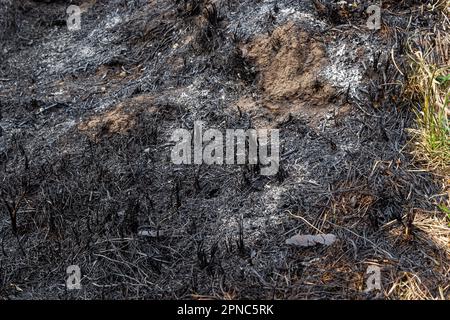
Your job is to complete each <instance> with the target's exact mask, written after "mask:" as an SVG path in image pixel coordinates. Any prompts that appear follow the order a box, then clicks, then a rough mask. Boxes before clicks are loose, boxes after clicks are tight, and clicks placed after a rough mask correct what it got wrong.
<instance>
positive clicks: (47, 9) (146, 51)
mask: <svg viewBox="0 0 450 320" xmlns="http://www.w3.org/2000/svg"><path fill="white" fill-rule="evenodd" d="M27 3H28V4H27V8H28V9H26V8H25V7H22V8H19V13H18V14H19V15H20V16H22V18H24V20H23V21H28V24H26V23H25V22H24V23H23V25H22V27H23V29H21V30H20V31H19V33H18V34H17V38H16V39H11V40H9V41H8V42H5V46H6V48H7V49H8V50H9V53H7V54H6V58H5V59H6V60H4V61H7V63H5V64H3V65H2V69H1V71H0V78H1V79H3V78H4V79H6V80H7V81H2V82H0V106H1V108H2V109H1V110H0V114H2V118H0V127H1V128H3V129H4V134H3V136H0V139H1V140H0V169H1V171H0V181H1V184H0V214H1V215H0V235H1V236H0V241H1V243H0V246H1V252H0V255H1V263H0V297H1V298H10V299H15V298H61V299H62V298H100V299H103V298H136V299H137V298H164V299H167V298H196V297H203V296H206V297H212V298H371V297H372V296H373V295H372V294H366V293H364V292H363V291H362V290H361V288H360V286H361V285H362V284H363V283H364V282H363V277H362V276H361V275H363V274H364V273H365V268H366V264H365V263H364V262H365V261H369V260H370V261H377V262H378V263H380V264H381V263H385V262H386V261H388V263H387V264H386V268H390V266H391V265H395V266H396V267H395V268H398V269H401V270H412V269H416V270H422V269H423V270H426V271H427V272H428V274H430V273H431V274H432V276H430V282H431V287H432V288H433V289H436V288H437V287H438V286H439V285H441V284H442V283H444V282H445V279H443V278H444V275H443V273H439V270H436V269H433V270H429V268H428V267H427V265H426V264H422V263H421V261H420V259H421V258H418V255H417V254H416V251H414V250H413V249H414V248H412V246H410V243H408V241H406V240H405V242H406V245H405V246H403V242H401V243H400V242H398V241H396V240H395V241H394V240H392V238H390V237H389V233H388V231H389V230H387V229H386V225H387V224H388V223H390V222H391V221H393V220H395V221H397V223H396V224H394V225H392V228H397V229H395V230H398V229H399V230H402V231H403V230H404V229H405V228H408V230H411V228H413V225H414V224H413V223H414V215H415V214H416V212H417V211H419V210H421V209H428V208H430V202H429V200H428V198H429V197H430V196H431V195H434V194H436V193H437V190H438V188H437V186H436V185H435V184H434V183H433V180H432V179H431V177H430V176H429V175H428V174H426V173H420V172H413V171H410V170H409V169H410V167H411V159H410V158H409V157H408V156H407V154H406V153H405V152H403V150H402V149H403V148H404V146H405V143H406V142H407V137H406V134H405V128H407V127H409V126H411V123H412V119H413V115H412V114H411V112H409V111H408V110H407V109H405V108H402V106H401V105H398V104H396V103H395V101H394V97H396V96H398V95H399V94H400V91H399V90H400V88H399V86H395V85H392V86H388V85H386V84H387V83H395V81H397V80H399V79H401V76H400V74H399V73H398V71H397V68H395V66H394V65H393V64H392V63H390V57H389V54H387V52H390V50H379V51H378V52H375V53H374V56H373V59H372V63H369V61H365V62H366V63H365V67H366V74H365V76H364V77H365V78H364V81H365V82H367V83H368V87H367V89H362V90H361V92H360V94H361V96H359V98H358V97H352V96H350V95H349V92H348V90H344V91H342V92H339V93H338V94H337V95H340V96H346V98H345V99H341V98H342V97H340V98H339V97H337V98H336V102H339V103H342V104H343V105H344V104H348V105H351V106H352V108H351V111H350V112H349V113H348V114H345V115H344V116H343V115H335V116H333V117H331V118H330V120H329V122H328V124H327V125H326V126H323V127H319V126H315V125H313V124H312V123H308V122H307V121H306V120H304V119H301V118H299V117H289V118H288V119H286V121H284V122H280V123H277V124H275V126H276V127H277V128H278V129H280V130H281V150H280V152H281V158H282V159H281V160H282V161H281V164H280V169H279V172H278V174H277V175H276V176H273V177H262V176H260V175H259V174H258V172H259V168H258V166H254V165H244V166H228V165H226V166H206V165H192V166H176V165H173V164H172V163H171V161H170V149H171V146H172V145H173V143H170V141H169V137H170V135H171V133H172V132H173V130H174V129H178V128H188V129H192V128H193V123H194V121H196V120H203V121H205V123H206V124H207V126H208V127H213V128H219V129H221V130H225V129H228V128H234V129H249V128H254V119H252V117H251V116H250V115H249V113H247V112H246V110H243V109H237V110H235V109H236V108H229V106H234V104H235V102H236V100H238V99H239V98H240V97H241V96H245V95H258V94H259V92H258V90H257V85H256V82H257V81H258V76H259V74H258V71H257V67H256V66H255V65H253V64H252V62H251V61H249V60H247V58H246V57H245V55H244V54H243V52H242V50H241V48H240V44H241V43H245V42H246V41H249V39H250V38H251V37H252V36H256V35H258V32H267V33H270V32H271V30H273V28H274V24H276V23H278V21H282V19H281V18H282V17H281V13H282V12H283V9H290V8H292V7H293V6H296V5H298V3H297V1H281V0H279V1H273V2H271V3H270V5H269V10H268V12H270V14H271V15H272V16H273V18H272V19H268V20H267V21H266V20H265V21H263V22H261V21H258V28H260V29H255V30H257V31H258V32H257V31H255V30H253V29H251V28H250V27H249V26H248V25H247V26H245V27H243V26H241V25H240V23H241V21H242V23H244V22H245V20H246V19H252V17H253V14H254V12H253V10H250V9H251V8H256V7H258V6H261V7H263V6H264V5H265V4H263V2H261V1H226V2H223V1H214V2H213V1H205V0H184V1H181V0H180V1H150V2H148V1H137V0H136V1H127V2H126V3H127V5H126V6H125V5H124V2H123V1H97V2H96V3H95V4H94V6H93V7H92V8H91V9H90V11H87V12H86V13H85V14H84V15H83V28H82V30H81V31H80V32H79V33H74V34H69V33H68V32H67V30H65V28H64V26H62V25H61V24H60V23H58V22H57V21H59V20H57V19H60V16H61V12H64V11H65V6H66V5H67V3H68V1H66V2H64V1H61V2H51V3H46V4H43V3H40V4H39V5H38V4H36V3H34V2H33V1H31V2H27ZM309 5H310V6H309V7H305V8H304V10H306V11H307V12H308V13H311V14H312V15H315V14H317V12H316V11H315V10H313V9H312V8H313V7H314V6H313V3H310V4H309ZM327 8H328V7H327ZM327 10H329V9H327ZM117 13H119V14H117ZM99 17H100V18H99ZM107 17H108V18H107ZM327 17H329V18H330V19H331V20H330V21H327V23H329V26H330V27H333V26H334V24H337V23H340V22H341V20H340V19H344V18H341V17H340V16H339V15H338V16H336V17H335V16H334V15H327ZM25 18H26V19H25ZM42 19H47V23H42ZM54 19H56V23H55V22H52V21H53V20H54ZM99 19H100V21H101V23H100V22H99ZM327 19H328V18H324V21H325V20H327ZM354 19H355V20H354V21H359V22H360V24H362V25H363V24H364V20H361V19H360V18H359V20H358V18H357V16H356V15H355V18H354ZM235 20H239V23H234V21H235ZM406 20H408V19H406ZM342 21H344V20H342ZM113 22H114V23H113ZM33 23H35V24H33ZM105 23H109V26H108V29H106V27H105V28H103V27H101V26H103V25H104V24H105ZM259 23H260V24H259ZM280 23H281V22H280ZM255 28H256V27H255ZM305 28H306V27H305ZM50 31H51V32H53V33H52V34H51V36H48V37H47V36H46V34H47V33H49V32H50ZM327 32H331V33H333V32H336V31H327ZM347 32H348V31H347ZM327 35H330V34H328V33H325V34H323V35H320V36H327ZM333 35H335V34H333ZM339 35H340V34H339V33H338V34H337V36H338V37H339ZM335 36H336V35H335ZM347 36H348V35H345V36H343V39H342V41H346V40H344V38H345V37H347ZM355 36H356V35H355ZM375 37H376V36H375ZM24 39H28V40H24ZM30 40H33V41H32V42H30ZM399 42H401V40H399V39H398V37H397V36H395V37H392V38H389V39H387V40H386V43H383V44H382V45H383V46H386V47H387V48H389V49H390V48H391V47H395V50H396V51H395V53H396V54H397V53H398V52H400V50H401V45H399ZM278 47H279V44H277V43H273V49H274V50H275V51H276V50H277V48H278ZM381 52H382V53H381ZM398 63H399V64H400V63H401V62H400V61H398ZM61 65H62V66H61ZM325 81H327V79H324V78H319V76H318V79H317V85H316V86H315V90H321V88H322V83H324V82H325ZM205 91H206V93H204V92H205ZM338 98H339V99H338ZM122 104H123V109H124V110H125V111H126V112H128V113H129V114H131V115H132V116H130V117H131V118H128V113H125V114H126V117H127V118H126V119H127V121H123V119H121V118H120V117H121V116H123V115H122V113H120V112H118V113H117V114H115V116H116V117H117V119H116V118H114V119H111V120H109V122H100V123H101V124H100V125H99V126H98V127H97V126H93V127H92V130H94V134H90V133H89V132H84V131H82V130H80V129H79V123H80V122H82V123H85V122H86V121H88V120H89V119H91V117H92V118H94V119H95V117H98V118H100V119H102V118H103V117H105V114H104V112H105V110H110V109H114V108H117V105H122ZM339 107H343V106H339ZM114 121H118V122H119V123H120V124H121V125H122V124H123V123H125V124H126V125H129V127H127V128H125V129H126V130H122V129H124V128H123V127H122V126H119V129H120V130H116V131H114V125H115V124H116V123H114ZM120 121H122V122H120ZM95 130H97V131H95ZM298 216H301V217H303V218H304V219H306V220H307V221H308V222H309V223H311V224H313V225H314V226H315V227H316V228H319V229H320V230H321V231H322V232H330V233H334V234H336V235H337V236H338V238H339V243H338V244H336V245H335V246H333V247H330V248H320V247H318V248H308V249H294V248H289V247H287V246H286V245H285V244H284V242H285V239H286V238H287V237H289V236H291V235H293V234H295V233H314V232H315V230H314V229H312V228H311V227H310V226H309V225H308V224H306V223H304V221H303V220H301V219H299V218H296V217H298ZM389 226H391V225H389ZM430 242H431V244H430V248H431V249H430V248H428V247H427V248H426V249H424V250H435V251H439V250H440V249H439V248H436V247H434V246H433V244H432V241H431V240H430ZM427 252H429V251H427ZM420 257H422V256H420ZM72 264H75V265H79V266H80V268H81V270H82V272H83V281H82V286H83V289H82V290H81V291H67V290H66V289H65V287H64V286H61V284H63V283H64V282H65V277H66V274H65V270H66V268H67V266H69V265H72ZM389 270H392V269H389ZM330 277H331V278H330ZM358 277H359V278H358ZM330 279H331V280H330ZM12 284H14V285H12ZM17 288H20V290H19V289H17Z"/></svg>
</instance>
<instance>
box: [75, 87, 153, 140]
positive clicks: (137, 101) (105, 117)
mask: <svg viewBox="0 0 450 320" xmlns="http://www.w3.org/2000/svg"><path fill="white" fill-rule="evenodd" d="M152 101H153V97H152V96H149V95H139V96H136V97H133V98H131V99H127V100H126V101H124V102H121V103H119V104H118V105H117V106H115V107H114V108H112V109H111V110H110V111H107V112H105V113H101V114H98V115H94V116H91V117H90V118H89V119H88V120H85V121H82V122H81V123H79V124H78V129H79V130H80V131H81V132H83V133H85V134H87V135H88V136H89V137H90V138H92V139H94V140H96V141H97V140H98V139H100V138H105V137H110V136H111V135H113V134H127V133H129V131H130V130H131V129H132V128H133V127H134V125H135V124H136V120H135V117H136V113H137V112H138V110H142V109H143V108H145V109H147V111H148V112H153V111H155V108H154V107H152V106H151V103H152Z"/></svg>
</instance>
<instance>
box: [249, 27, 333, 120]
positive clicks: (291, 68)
mask: <svg viewBox="0 0 450 320" xmlns="http://www.w3.org/2000/svg"><path fill="white" fill-rule="evenodd" d="M242 51H243V54H244V56H246V57H248V58H249V59H250V60H251V61H254V62H255V63H256V65H257V67H258V70H259V72H260V79H259V86H260V88H261V90H262V98H261V99H260V101H258V104H259V105H260V106H261V107H265V108H267V109H268V110H270V111H271V112H272V113H273V114H274V116H275V117H276V118H280V117H284V116H286V115H287V114H289V113H291V114H300V115H304V116H315V117H320V116H321V115H323V114H324V113H325V112H326V111H327V108H326V107H327V106H329V104H330V102H329V100H330V99H331V98H332V97H333V94H334V93H335V90H334V89H333V88H332V86H331V85H330V84H329V83H327V82H326V81H325V80H324V79H322V78H321V77H320V76H319V74H320V72H321V70H322V69H323V68H324V66H326V65H327V63H328V59H327V57H326V49H325V45H324V44H323V43H321V42H319V41H317V40H315V39H314V38H313V37H312V36H311V35H310V34H308V33H307V32H306V31H304V30H301V29H300V28H299V27H298V26H296V25H295V24H294V23H293V22H289V23H287V24H285V25H283V26H280V27H278V28H276V29H275V30H274V31H273V32H272V34H271V35H270V36H265V35H261V36H258V37H256V38H255V39H254V40H253V41H251V42H250V43H249V44H246V45H244V46H242ZM243 107H244V108H245V109H254V108H255V106H254V105H252V104H251V103H250V102H249V101H247V102H246V103H244V105H243Z"/></svg>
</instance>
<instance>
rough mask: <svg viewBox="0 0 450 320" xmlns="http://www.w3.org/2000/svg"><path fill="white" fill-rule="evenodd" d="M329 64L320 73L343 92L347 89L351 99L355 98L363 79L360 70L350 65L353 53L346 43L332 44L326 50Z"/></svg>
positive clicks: (353, 58) (354, 65)
mask: <svg viewBox="0 0 450 320" xmlns="http://www.w3.org/2000/svg"><path fill="white" fill-rule="evenodd" d="M327 51H328V56H329V58H330V64H329V65H327V66H326V67H325V68H324V69H323V70H322V72H321V75H322V76H323V77H325V78H326V79H327V80H328V82H329V83H330V84H331V85H332V86H334V87H338V88H341V89H344V90H347V89H349V94H350V96H352V97H355V96H357V88H358V87H359V86H360V83H361V80H362V78H363V71H362V70H361V68H360V67H359V66H358V65H357V64H355V63H352V61H354V60H355V56H354V51H355V50H352V48H349V46H348V44H346V43H339V44H334V45H333V46H331V47H330V48H328V50H327Z"/></svg>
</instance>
